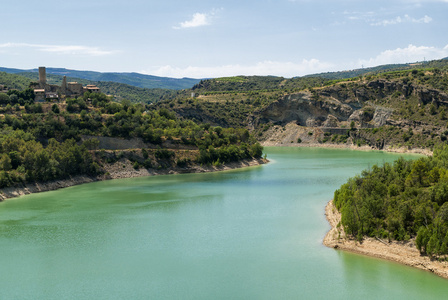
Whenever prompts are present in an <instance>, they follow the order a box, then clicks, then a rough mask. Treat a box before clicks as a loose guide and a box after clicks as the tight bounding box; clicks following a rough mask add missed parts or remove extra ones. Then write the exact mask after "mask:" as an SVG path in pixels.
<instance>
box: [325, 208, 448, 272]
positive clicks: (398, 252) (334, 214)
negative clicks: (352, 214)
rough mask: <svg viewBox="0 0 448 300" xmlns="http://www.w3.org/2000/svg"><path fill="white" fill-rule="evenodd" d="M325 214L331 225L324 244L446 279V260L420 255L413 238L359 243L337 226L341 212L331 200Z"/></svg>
mask: <svg viewBox="0 0 448 300" xmlns="http://www.w3.org/2000/svg"><path fill="white" fill-rule="evenodd" d="M325 215H326V217H327V220H328V222H329V223H330V225H331V229H330V231H329V232H328V233H327V235H326V236H325V238H324V241H323V244H324V245H325V246H327V247H331V248H335V249H338V250H339V249H340V250H344V251H350V252H354V253H358V254H363V255H368V256H372V257H377V258H382V259H386V260H390V261H394V262H398V263H401V264H404V265H408V266H411V267H415V268H419V269H422V270H425V271H429V272H432V273H434V274H436V275H438V276H440V277H443V278H446V279H448V262H446V261H445V262H439V261H435V260H434V261H432V260H430V258H429V257H427V256H421V255H420V252H419V251H418V250H417V248H416V247H415V243H414V241H413V240H411V241H409V242H391V243H388V242H387V241H383V240H377V239H374V238H366V239H364V241H363V242H362V243H359V242H357V241H356V240H354V239H350V238H348V237H347V236H346V235H345V233H344V230H343V229H342V227H341V226H338V224H339V222H340V221H341V214H340V213H339V211H338V210H337V209H336V207H335V206H334V205H333V200H331V201H330V202H328V204H327V206H326V207H325Z"/></svg>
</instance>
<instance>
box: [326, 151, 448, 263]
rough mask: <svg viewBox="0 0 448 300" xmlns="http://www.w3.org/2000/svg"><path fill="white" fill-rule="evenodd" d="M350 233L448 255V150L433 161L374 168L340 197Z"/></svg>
mask: <svg viewBox="0 0 448 300" xmlns="http://www.w3.org/2000/svg"><path fill="white" fill-rule="evenodd" d="M334 203H335V205H336V208H337V209H338V210H339V211H341V213H342V221H341V222H342V225H343V226H344V229H345V232H346V233H347V234H349V235H351V236H353V237H356V238H358V239H359V240H362V238H363V236H370V237H378V238H387V239H389V240H398V241H403V240H409V239H410V238H414V237H415V238H416V245H417V247H418V249H419V250H420V252H421V253H423V254H428V255H431V256H441V255H446V254H448V146H443V147H441V148H437V149H435V151H434V155H433V156H432V157H424V158H420V159H417V160H413V161H406V160H404V159H402V158H400V159H398V160H397V161H395V162H394V163H392V164H389V163H386V164H384V165H383V166H377V165H375V166H373V167H372V168H371V169H370V170H365V171H363V172H362V174H361V175H360V176H356V177H353V178H351V179H349V180H348V182H347V183H346V184H344V185H342V186H341V188H340V189H338V190H337V191H336V192H335V194H334Z"/></svg>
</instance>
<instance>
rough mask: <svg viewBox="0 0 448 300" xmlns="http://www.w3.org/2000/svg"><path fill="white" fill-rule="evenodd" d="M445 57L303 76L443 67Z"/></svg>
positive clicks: (351, 75)
mask: <svg viewBox="0 0 448 300" xmlns="http://www.w3.org/2000/svg"><path fill="white" fill-rule="evenodd" d="M447 59H448V57H446V58H444V59H441V60H435V61H429V62H427V61H424V62H414V63H408V64H390V65H381V66H377V67H370V68H361V69H354V70H346V71H338V72H326V73H317V74H310V75H306V76H304V77H318V78H325V79H331V80H334V79H347V78H354V77H359V76H364V75H374V74H379V73H385V72H393V71H401V70H410V69H414V68H416V67H420V68H438V67H443V65H444V62H443V60H447Z"/></svg>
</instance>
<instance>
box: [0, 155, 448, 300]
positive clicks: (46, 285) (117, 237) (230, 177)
mask: <svg viewBox="0 0 448 300" xmlns="http://www.w3.org/2000/svg"><path fill="white" fill-rule="evenodd" d="M266 152H267V153H268V158H269V159H270V160H271V163H269V164H267V165H263V166H257V167H251V168H247V169H242V170H233V171H226V172H218V173H204V174H183V175H168V176H158V177H145V178H134V179H121V180H111V181H104V182H95V183H90V184H85V185H81V186H75V187H70V188H66V189H61V190H57V191H52V192H45V193H40V194H33V195H28V196H25V197H20V198H17V199H10V200H7V201H5V202H3V203H0V299H364V300H366V299H443V298H445V297H446V295H447V294H448V281H447V280H445V279H442V278H439V277H436V276H435V275H433V274H431V273H429V272H425V271H421V270H417V269H413V268H410V267H407V266H402V265H398V264H396V263H392V262H388V261H383V260H379V259H374V258H369V257H364V256H360V255H356V254H351V253H344V252H341V251H337V250H334V249H330V248H326V247H325V246H323V245H322V239H323V237H324V235H325V233H326V232H327V231H328V230H329V228H330V227H329V225H328V223H327V221H326V219H325V215H324V207H325V205H326V203H327V202H328V201H329V200H330V199H331V198H332V196H333V191H334V190H335V189H337V188H338V187H339V186H340V185H341V184H343V183H344V182H345V181H346V180H347V178H349V177H352V176H354V175H356V174H359V173H360V172H361V170H363V169H365V168H369V167H371V166H372V165H373V164H382V163H383V162H386V161H393V160H395V159H397V158H398V157H399V155H398V154H391V153H383V152H375V151H372V152H360V151H352V150H341V149H317V148H314V149H313V148H267V149H266ZM405 157H407V158H409V157H413V158H415V157H416V156H411V155H407V156H405Z"/></svg>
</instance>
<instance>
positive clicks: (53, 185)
mask: <svg viewBox="0 0 448 300" xmlns="http://www.w3.org/2000/svg"><path fill="white" fill-rule="evenodd" d="M267 162H269V160H267V159H263V158H259V159H256V158H253V159H245V160H241V161H239V162H231V163H227V164H222V165H220V166H212V165H205V166H202V165H200V164H193V165H190V166H188V167H171V168H166V169H160V170H157V169H145V168H140V169H135V168H134V167H133V164H132V162H130V161H128V160H126V161H123V160H121V161H119V162H117V163H114V164H109V165H107V166H105V171H106V172H105V175H101V176H97V177H92V176H73V177H70V178H68V179H62V180H54V181H49V182H44V183H40V182H36V183H27V184H25V185H23V186H16V187H8V188H4V189H2V190H0V201H3V200H6V199H10V198H15V197H20V196H24V195H28V194H32V193H40V192H46V191H53V190H57V189H61V188H66V187H70V186H75V185H79V184H84V183H90V182H94V181H101V180H110V179H122V178H135V177H144V176H157V175H168V174H185V173H205V172H217V171H226V170H233V169H240V168H246V167H251V166H257V165H262V164H265V163H267Z"/></svg>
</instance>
